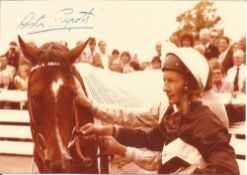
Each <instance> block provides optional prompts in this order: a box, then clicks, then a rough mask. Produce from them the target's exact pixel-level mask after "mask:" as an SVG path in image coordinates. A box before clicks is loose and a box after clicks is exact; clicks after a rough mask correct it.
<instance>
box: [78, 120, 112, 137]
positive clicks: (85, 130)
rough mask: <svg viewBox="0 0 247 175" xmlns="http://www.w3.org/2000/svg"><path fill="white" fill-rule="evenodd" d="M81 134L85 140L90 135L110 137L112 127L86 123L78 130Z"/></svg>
mask: <svg viewBox="0 0 247 175" xmlns="http://www.w3.org/2000/svg"><path fill="white" fill-rule="evenodd" d="M80 132H81V134H82V135H83V136H84V137H85V138H87V137H89V136H92V135H96V136H107V135H108V136H111V135H112V134H113V126H111V125H104V126H103V125H99V124H94V123H87V124H85V125H83V126H82V127H81V128H80Z"/></svg>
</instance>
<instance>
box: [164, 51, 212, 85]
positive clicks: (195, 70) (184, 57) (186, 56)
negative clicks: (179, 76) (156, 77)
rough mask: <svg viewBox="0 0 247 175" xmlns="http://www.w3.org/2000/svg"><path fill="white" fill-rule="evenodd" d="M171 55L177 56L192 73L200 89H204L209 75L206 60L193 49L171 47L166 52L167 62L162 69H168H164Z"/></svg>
mask: <svg viewBox="0 0 247 175" xmlns="http://www.w3.org/2000/svg"><path fill="white" fill-rule="evenodd" d="M171 54H172V55H175V56H177V58H178V59H179V60H180V61H181V62H182V63H183V64H184V66H185V67H186V68H187V69H188V70H189V71H190V73H191V74H192V76H193V77H194V79H195V80H196V81H197V83H198V85H199V87H201V88H202V89H204V88H205V87H206V84H207V80H208V75H209V65H208V62H207V60H206V58H205V57H204V56H203V55H202V54H201V53H199V52H198V51H197V50H195V49H193V48H177V47H170V49H168V50H166V54H165V55H164V56H165V58H164V59H165V60H164V64H163V68H162V69H166V68H164V66H165V65H166V57H167V56H168V55H171ZM167 61H168V60H167Z"/></svg>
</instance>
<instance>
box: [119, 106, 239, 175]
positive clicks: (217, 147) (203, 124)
mask: <svg viewBox="0 0 247 175" xmlns="http://www.w3.org/2000/svg"><path fill="white" fill-rule="evenodd" d="M163 129H164V128H163ZM176 138H180V139H182V140H183V141H184V142H186V143H188V144H190V145H192V146H194V147H196V148H197V149H198V151H199V152H200V153H201V155H202V157H203V158H204V160H205V161H206V162H207V167H206V168H204V169H197V170H196V172H195V173H198V174H199V173H200V174H239V168H238V164H237V162H236V159H235V153H234V149H233V148H232V147H231V146H230V145H229V142H230V135H229V133H228V130H227V129H226V128H225V127H224V126H223V124H222V122H221V121H220V120H219V119H218V117H217V116H215V115H214V114H213V113H212V112H211V111H210V110H209V108H208V107H207V106H204V105H202V103H201V102H193V103H192V104H191V108H190V112H189V113H188V114H187V115H186V116H183V117H182V122H181V126H180V127H179V129H178V130H177V132H175V133H174V132H173V133H172V134H170V133H168V132H167V131H164V130H162V131H161V127H156V128H153V129H152V130H150V131H149V132H144V131H143V130H140V129H126V128H121V129H120V130H119V133H118V136H117V140H118V141H119V142H120V143H122V144H124V145H127V146H134V147H139V148H141V147H146V148H149V149H151V150H156V151H162V148H163V144H168V143H170V142H172V141H173V140H175V139H176ZM161 167H162V166H161ZM159 171H160V172H162V170H159Z"/></svg>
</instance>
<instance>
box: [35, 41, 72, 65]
mask: <svg viewBox="0 0 247 175" xmlns="http://www.w3.org/2000/svg"><path fill="white" fill-rule="evenodd" d="M68 53H69V49H68V48H67V47H66V46H64V45H62V44H60V43H57V42H49V43H46V44H44V45H42V46H41V47H40V48H39V52H38V55H39V58H38V62H37V64H39V63H45V64H46V63H48V62H58V63H60V64H61V65H63V66H65V67H67V68H69V67H71V65H72V64H71V62H70V61H69V59H68Z"/></svg>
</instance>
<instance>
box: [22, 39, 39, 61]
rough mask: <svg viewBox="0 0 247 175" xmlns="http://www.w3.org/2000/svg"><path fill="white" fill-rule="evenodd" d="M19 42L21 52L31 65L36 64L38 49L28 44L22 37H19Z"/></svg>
mask: <svg viewBox="0 0 247 175" xmlns="http://www.w3.org/2000/svg"><path fill="white" fill-rule="evenodd" d="M18 41H19V44H20V47H21V50H22V52H23V54H24V56H25V57H26V58H27V59H29V60H30V61H31V63H35V61H36V60H35V59H36V54H37V48H35V47H33V46H31V45H29V44H27V43H26V42H25V41H23V39H22V38H21V36H20V35H18Z"/></svg>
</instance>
